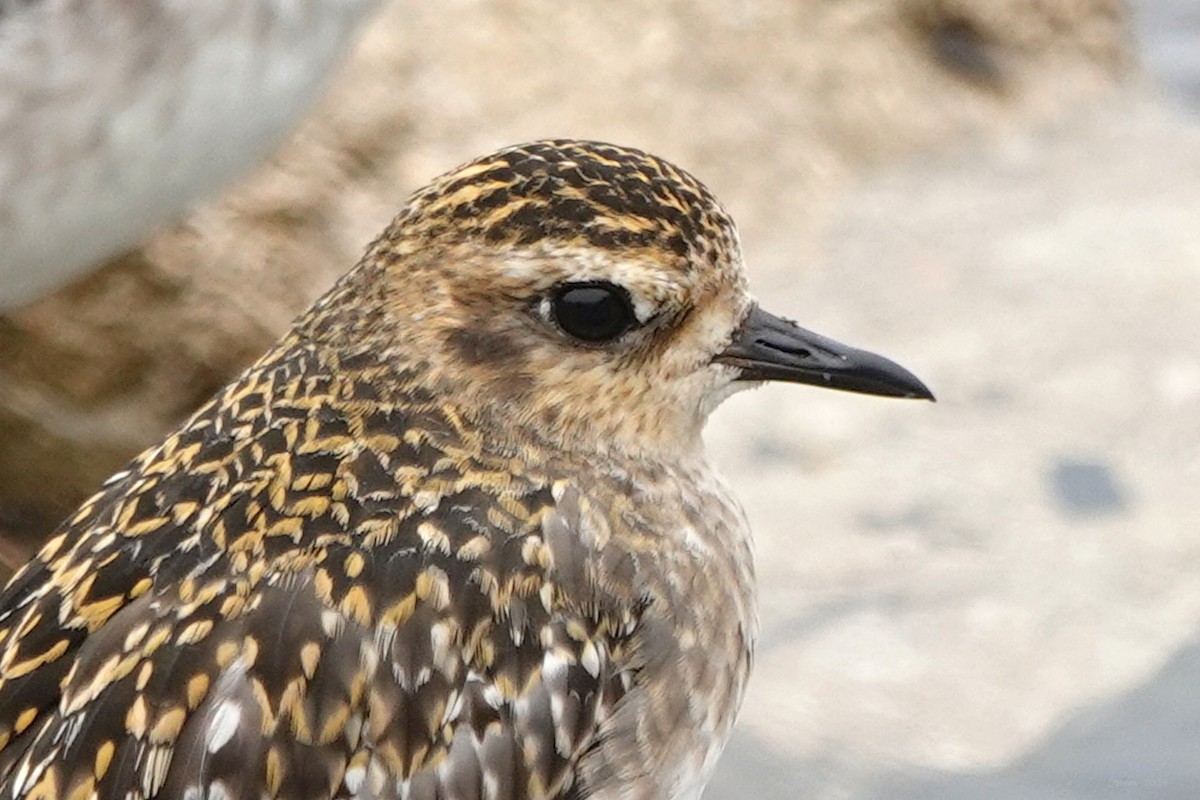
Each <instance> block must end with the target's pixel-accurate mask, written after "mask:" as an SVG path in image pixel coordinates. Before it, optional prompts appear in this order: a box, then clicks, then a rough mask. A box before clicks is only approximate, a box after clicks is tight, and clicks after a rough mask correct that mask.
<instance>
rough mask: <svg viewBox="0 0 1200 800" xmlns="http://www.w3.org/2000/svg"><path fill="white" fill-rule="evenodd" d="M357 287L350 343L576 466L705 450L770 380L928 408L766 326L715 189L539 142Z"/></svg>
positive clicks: (373, 264)
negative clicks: (702, 445)
mask: <svg viewBox="0 0 1200 800" xmlns="http://www.w3.org/2000/svg"><path fill="white" fill-rule="evenodd" d="M343 283H344V284H345V285H344V286H342V287H341V288H340V289H339V290H335V292H334V297H335V298H336V297H337V296H338V295H339V293H340V294H341V295H347V294H350V293H352V294H353V295H354V296H355V297H356V299H357V301H359V304H360V306H361V305H362V303H361V301H362V299H363V296H370V297H371V298H372V300H371V301H370V302H369V303H367V304H366V307H367V308H368V309H369V311H368V312H366V313H362V314H360V315H359V316H358V318H357V319H358V321H357V323H356V325H355V326H352V327H355V331H353V332H351V334H350V335H349V336H347V335H346V329H345V327H344V326H343V327H342V328H340V329H339V331H338V332H339V334H341V338H342V340H343V343H345V342H348V341H354V342H357V343H358V344H359V346H360V347H363V348H366V349H369V350H370V351H371V352H372V353H374V354H375V355H376V356H377V357H378V358H381V359H383V360H386V361H391V362H394V363H396V364H399V365H401V366H403V368H404V369H405V370H406V374H412V375H415V376H416V378H415V380H418V381H420V382H421V384H422V388H423V389H424V390H426V391H428V392H430V393H431V394H432V395H433V396H435V397H438V398H444V399H446V400H448V401H449V402H452V403H454V404H455V405H456V407H458V408H460V409H462V410H463V411H464V412H466V413H475V414H479V415H481V416H485V417H487V418H489V419H490V420H491V421H493V422H494V423H497V424H498V425H499V428H500V429H501V430H512V431H518V430H519V431H523V432H530V433H533V434H534V435H535V436H536V437H537V438H540V439H543V440H548V441H551V442H553V443H554V444H556V445H560V446H561V445H565V446H567V447H570V448H573V449H575V450H580V449H584V450H587V449H592V450H596V449H612V448H618V449H624V450H626V451H629V452H642V451H655V450H663V449H665V450H669V451H671V452H680V451H683V450H687V449H690V448H693V447H696V446H698V444H699V433H700V430H701V428H702V426H703V424H704V421H705V419H706V418H707V416H708V414H709V413H710V412H711V411H712V410H713V409H714V408H715V407H716V406H717V405H718V404H719V403H720V401H721V400H723V399H724V398H725V397H727V396H729V395H730V394H731V393H733V392H734V391H736V390H737V389H739V388H743V387H747V386H752V385H756V384H757V383H760V382H762V381H764V380H782V381H791V382H796V383H808V384H814V385H818V386H825V387H828V388H834V389H844V390H849V391H856V392H867V393H872V394H880V395H892V396H905V397H926V398H932V395H931V394H930V393H929V390H928V389H926V388H925V386H924V385H923V384H922V383H921V382H920V381H919V380H917V378H915V377H914V376H913V375H912V374H911V373H909V372H907V371H906V370H904V369H903V368H901V367H899V366H898V365H896V364H894V363H892V362H890V361H888V360H886V359H883V358H881V357H879V356H875V355H872V354H868V353H864V352H862V351H858V350H854V349H852V348H849V347H845V346H843V345H840V344H838V343H836V342H833V341H831V340H829V339H825V338H823V337H821V336H818V335H816V334H813V333H811V332H809V331H805V330H803V329H802V328H799V327H798V326H796V325H795V324H793V323H791V322H788V321H786V320H783V319H781V318H779V317H775V316H773V315H771V314H769V313H767V312H766V311H764V310H763V309H761V308H760V307H759V306H758V305H757V304H756V303H755V302H754V300H753V299H752V298H751V296H750V294H749V293H748V290H747V285H746V279H745V274H744V269H743V264H742V255H741V248H740V245H739V242H738V236H737V230H736V228H735V226H734V224H733V221H732V220H731V219H730V217H729V215H728V214H727V213H726V212H725V210H724V209H723V208H722V207H721V205H720V204H719V203H718V202H717V200H716V199H715V198H714V197H713V195H712V194H711V193H710V192H709V191H708V189H706V188H705V187H704V186H703V185H702V184H701V183H700V182H699V181H697V180H696V179H695V178H693V177H692V176H691V175H689V174H688V173H686V172H684V171H683V170H681V169H679V168H678V167H675V166H673V165H672V164H670V163H668V162H666V161H663V160H661V159H658V158H656V157H654V156H651V155H648V154H646V153H643V152H640V151H637V150H632V149H627V148H622V147H616V146H613V145H607V144H600V143H595V142H585V141H542V142H534V143H530V144H524V145H518V146H515V147H510V148H506V149H504V150H500V151H498V152H496V153H493V154H491V155H488V156H485V157H483V158H480V159H477V160H475V161H473V162H471V163H469V164H466V165H464V166H461V167H459V168H457V169H455V170H453V171H452V172H450V173H447V174H446V175H444V176H442V177H441V178H439V179H437V180H436V181H434V182H433V183H432V184H431V185H429V186H428V187H426V188H424V189H421V190H419V191H418V192H417V193H416V194H415V195H414V196H413V198H412V200H411V202H410V203H409V205H408V206H407V207H406V208H405V210H404V211H402V212H401V214H400V215H399V216H398V217H397V218H396V219H395V220H394V221H393V223H392V224H391V226H390V227H389V228H388V229H387V230H386V231H385V232H384V234H383V235H382V236H381V237H380V238H379V239H378V240H377V241H376V242H375V244H374V245H373V246H372V247H371V249H370V250H369V251H368V254H367V256H366V257H365V258H364V261H363V262H362V263H361V264H360V266H359V268H358V269H357V270H356V271H355V273H351V275H350V276H349V277H348V279H347V281H344V282H343ZM329 302H334V301H333V300H331V301H327V302H326V303H322V304H319V307H320V306H324V305H327V304H328V303H329Z"/></svg>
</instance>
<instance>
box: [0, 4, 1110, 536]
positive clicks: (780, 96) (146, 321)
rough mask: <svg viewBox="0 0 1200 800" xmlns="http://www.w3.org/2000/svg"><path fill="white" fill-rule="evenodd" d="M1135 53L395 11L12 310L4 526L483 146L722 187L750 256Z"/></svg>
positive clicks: (670, 11)
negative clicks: (133, 231)
mask: <svg viewBox="0 0 1200 800" xmlns="http://www.w3.org/2000/svg"><path fill="white" fill-rule="evenodd" d="M1127 40H1128V32H1127V24H1126V19H1125V16H1124V12H1123V8H1122V4H1121V3H1120V2H1119V1H1118V0H1090V1H1089V0H839V2H836V3H830V2H822V1H821V0H805V1H804V2H797V1H796V0H773V1H772V2H765V1H764V2H756V3H750V2H729V1H728V0H706V1H705V2H687V3H685V2H682V0H675V1H674V2H664V3H659V4H654V5H646V4H642V3H634V2H633V0H620V2H609V3H603V4H589V5H584V4H578V3H569V4H563V3H551V2H548V0H541V1H539V2H533V1H532V0H528V1H524V2H522V1H519V0H507V2H484V0H459V2H452V3H439V4H423V3H418V2H415V0H397V2H393V3H392V4H391V5H390V7H389V8H388V9H386V11H385V12H384V14H383V15H382V16H381V17H380V18H379V19H378V20H377V21H376V22H375V24H374V25H373V26H372V27H371V28H370V29H369V30H368V32H367V35H366V37H365V39H364V41H363V42H362V43H361V46H360V47H359V49H358V51H357V53H356V55H355V57H354V58H353V60H352V63H351V64H350V65H349V66H348V68H347V69H346V70H345V72H344V74H343V75H342V76H341V78H340V80H339V82H338V84H337V85H336V86H335V89H334V91H333V92H332V93H331V96H330V97H328V98H327V100H326V102H325V103H324V104H323V106H322V108H321V110H320V112H319V113H318V114H317V115H316V117H315V118H314V119H313V120H311V122H310V123H309V124H308V125H307V126H306V127H305V128H304V129H303V130H302V131H301V132H300V133H299V135H297V136H296V137H295V138H294V140H293V141H292V142H291V143H290V144H289V145H288V146H287V147H286V148H285V149H284V150H283V151H282V152H281V153H279V154H278V155H277V156H276V157H275V159H274V160H273V161H272V163H271V164H269V165H268V166H267V167H265V168H264V169H262V170H261V171H260V172H259V173H258V174H257V175H255V176H254V177H253V178H252V179H251V180H249V181H247V182H245V183H244V184H243V185H242V186H241V187H240V188H239V189H237V190H236V191H234V192H233V193H232V194H230V195H229V196H227V197H226V198H225V199H224V200H223V201H221V202H219V203H217V204H215V205H210V206H207V207H205V208H202V209H200V210H198V211H196V212H195V213H194V214H192V215H191V216H190V217H189V218H188V219H187V220H185V221H184V222H182V223H180V224H179V225H177V226H176V227H175V228H174V229H173V230H170V231H168V232H165V233H164V234H162V235H161V236H159V237H158V238H157V239H155V240H154V241H152V242H150V243H148V244H147V245H145V246H144V247H142V248H141V249H139V250H137V251H135V252H133V253H130V254H129V255H127V256H125V257H123V258H120V259H117V260H116V261H114V262H112V263H110V264H108V265H106V266H105V267H104V268H103V269H101V270H99V271H98V272H96V273H94V274H92V275H91V276H89V277H87V278H86V279H84V280H83V281H81V282H78V283H76V284H75V285H72V286H70V287H68V288H67V289H65V290H64V291H62V292H59V293H58V294H56V295H54V296H52V297H49V298H46V299H45V300H43V301H40V302H38V303H36V304H34V305H31V306H28V307H25V308H23V309H20V310H18V311H14V312H12V313H10V314H8V315H7V316H5V317H0V508H3V509H14V510H16V511H13V512H12V518H13V519H17V520H30V521H36V522H30V523H29V524H28V527H25V526H24V524H17V525H15V526H14V532H16V533H22V534H24V535H26V536H27V537H28V538H29V539H30V540H31V539H32V538H33V537H37V536H40V535H42V534H43V533H45V532H46V531H47V527H48V525H49V524H50V522H49V521H50V520H52V519H54V518H55V517H57V516H59V515H61V514H63V513H65V512H66V511H68V510H69V509H70V508H71V507H72V506H73V505H74V504H76V503H77V502H78V501H79V500H80V499H81V497H82V496H83V495H84V494H85V493H87V492H88V491H90V490H91V489H93V488H94V487H95V486H96V485H97V484H98V482H99V481H100V480H101V479H102V478H103V477H104V476H105V475H106V474H108V473H109V472H111V471H112V470H113V469H115V468H116V467H118V466H119V465H120V463H121V462H122V461H123V460H124V459H125V458H127V457H129V456H131V455H132V454H134V453H135V452H136V451H137V450H139V449H140V448H141V447H143V446H144V445H146V444H147V443H149V442H152V441H154V440H156V439H157V438H159V437H160V435H162V434H163V433H164V431H166V430H167V429H168V428H169V427H170V426H172V425H174V424H176V423H177V422H178V421H179V420H180V418H182V417H183V416H184V415H186V414H187V412H188V411H189V410H190V409H191V408H193V407H194V406H195V405H197V404H198V403H199V402H200V401H201V400H202V399H203V398H205V397H206V396H207V395H208V394H209V393H211V392H212V391H213V390H214V389H215V388H217V387H218V386H220V385H221V384H222V383H223V382H224V381H225V380H226V378H227V377H228V376H229V375H230V374H231V373H232V372H234V371H235V370H237V369H238V368H240V367H241V366H243V365H244V364H245V363H247V361H248V360H249V359H251V358H252V357H253V356H254V355H255V354H256V353H258V352H259V351H261V350H262V349H263V348H264V347H265V346H266V345H267V344H268V342H269V341H270V340H271V339H273V338H274V337H275V336H276V335H277V334H278V333H279V332H280V331H281V330H282V329H283V328H284V327H285V326H286V324H287V322H288V320H289V319H290V318H291V317H292V316H293V315H294V314H295V313H296V312H298V311H299V310H301V309H302V308H303V307H305V306H306V305H307V304H308V303H309V302H310V301H311V300H312V299H313V298H314V297H316V296H317V295H318V294H319V293H320V292H321V291H322V290H323V289H324V288H325V287H326V286H327V285H329V284H330V283H331V282H332V280H333V279H334V278H335V277H336V276H337V275H339V274H340V273H342V272H343V271H345V270H346V269H347V268H348V267H349V266H350V265H351V264H352V263H353V262H354V260H355V259H356V258H357V257H358V255H359V254H360V252H361V251H362V249H363V247H364V245H365V244H366V243H367V241H368V240H369V239H370V237H371V236H373V235H374V234H375V233H376V232H377V231H378V230H380V229H381V228H382V226H383V225H384V224H385V223H386V222H387V221H388V220H389V219H390V217H391V216H392V215H393V214H394V213H395V212H396V211H397V210H398V209H399V207H400V205H401V204H402V203H403V201H404V198H405V195H406V193H407V192H408V190H409V189H411V188H413V187H414V186H415V185H418V184H419V183H421V182H424V181H425V180H427V179H428V178H430V177H432V176H433V175H435V174H437V173H438V172H440V171H442V170H444V169H447V168H449V167H451V166H453V165H454V164H456V163H458V162H460V161H462V160H464V159H466V158H469V157H471V156H474V155H476V154H477V153H479V152H483V151H486V150H489V149H491V148H493V147H496V146H499V145H502V144H506V143H510V142H513V141H520V140H524V139H530V138H539V137H546V136H561V135H570V136H578V137H590V138H597V139H608V140H614V141H619V142H621V143H623V144H629V145H634V146H639V147H643V148H645V149H648V150H651V151H653V152H656V153H658V154H660V155H663V156H666V157H668V158H671V159H672V160H675V161H677V162H678V163H680V164H682V165H684V166H686V167H687V168H688V169H689V170H691V171H693V172H695V173H696V174H697V175H699V176H700V177H701V178H702V179H704V180H705V181H706V182H707V183H709V185H710V186H711V187H712V188H713V189H714V190H715V191H716V192H717V194H718V195H719V196H721V197H722V198H723V199H724V200H725V201H726V203H727V204H728V206H729V207H730V208H731V210H732V211H733V213H734V216H735V217H736V218H737V219H738V220H739V221H740V223H741V225H742V229H743V235H744V237H745V239H746V242H747V247H748V249H749V251H750V252H751V254H753V252H754V249H755V245H754V241H755V237H756V235H757V234H761V233H762V232H765V231H768V230H770V229H772V228H777V227H779V226H787V227H788V228H789V229H799V230H801V231H808V232H815V231H816V230H817V229H819V226H820V225H821V223H822V221H823V219H822V218H823V216H824V215H825V213H826V210H827V209H828V204H829V202H830V199H831V197H833V196H835V193H836V191H837V188H838V187H839V186H840V185H844V183H845V182H846V181H847V180H848V179H852V178H853V177H854V175H855V174H856V172H857V171H858V170H861V169H862V168H863V167H865V166H867V165H871V164H877V163H879V162H881V161H883V160H887V159H894V158H898V157H900V156H903V155H905V154H908V153H912V152H914V151H916V150H918V149H920V148H927V147H931V146H944V145H946V144H948V143H951V142H954V141H957V140H961V139H963V138H967V137H972V136H979V135H994V134H995V133H996V132H1003V131H1005V130H1010V129H1012V128H1013V127H1014V126H1020V125H1026V124H1028V123H1030V122H1033V121H1037V120H1044V119H1046V118H1048V117H1049V116H1051V115H1054V114H1056V113H1058V112H1059V110H1061V109H1062V108H1064V107H1071V106H1076V105H1079V104H1082V103H1085V102H1087V100H1088V99H1089V98H1091V97H1093V96H1094V95H1095V94H1096V93H1097V92H1101V91H1103V90H1105V89H1107V88H1109V87H1111V86H1113V85H1114V84H1115V83H1117V82H1118V81H1119V79H1120V78H1121V76H1123V75H1125V74H1126V73H1127V72H1128V71H1129V69H1130V56H1129V49H1128V41H1127ZM793 257H794V258H796V261H797V266H798V267H799V265H800V264H801V262H802V260H803V259H804V254H793ZM18 512H19V513H18Z"/></svg>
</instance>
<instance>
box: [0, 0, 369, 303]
mask: <svg viewBox="0 0 1200 800" xmlns="http://www.w3.org/2000/svg"><path fill="white" fill-rule="evenodd" d="M377 4H378V0H320V2H296V0H240V1H239V2H220V0H208V2H194V3H187V2H176V1H175V0H85V2H66V1H65V0H0V310H3V309H5V308H11V307H15V306H17V305H20V304H21V303H24V302H27V301H30V300H32V299H34V298H35V297H37V296H38V295H39V294H41V293H43V292H47V291H49V290H51V289H53V288H54V287H55V286H57V285H58V284H61V283H62V282H64V281H66V280H67V279H69V278H70V277H72V276H74V275H76V274H78V273H79V272H80V271H82V270H84V269H86V268H88V267H92V266H94V265H96V263H97V262H99V261H101V260H103V259H105V258H107V257H110V256H113V255H116V254H117V253H119V252H120V251H121V250H122V249H125V248H129V247H133V246H134V245H136V244H137V243H138V242H139V241H140V240H141V239H142V238H143V237H145V236H148V235H149V234H150V233H151V232H152V231H153V230H154V229H155V228H156V227H158V226H160V225H163V224H165V223H167V222H169V221H170V220H171V218H172V217H174V216H175V215H177V214H179V213H181V212H182V211H184V210H185V209H186V208H187V207H188V205H189V204H191V203H192V202H194V201H195V200H197V199H199V197H201V196H202V195H204V194H206V193H208V192H211V191H212V190H214V189H216V188H219V187H220V186H221V185H223V184H224V183H226V182H227V181H229V180H231V179H233V178H234V177H236V176H237V175H238V174H239V173H241V172H242V171H244V170H247V169H249V168H251V167H253V166H255V165H256V164H258V163H259V162H261V161H262V160H264V159H265V158H266V157H267V156H268V155H269V154H270V152H271V150H272V149H273V148H274V147H275V146H276V145H277V144H278V143H279V140H280V139H281V138H282V137H283V135H284V134H286V133H287V132H288V131H289V130H290V129H291V127H292V125H293V123H294V122H295V120H296V118H297V116H299V115H300V113H301V112H303V111H304V110H305V109H306V108H307V107H308V106H309V104H310V103H311V102H312V100H313V99H314V98H315V96H316V94H317V91H318V89H319V88H320V87H321V85H322V84H323V83H324V81H325V78H326V77H327V75H328V74H329V72H330V71H331V69H332V67H333V65H334V64H335V63H336V60H337V59H338V57H339V56H341V55H342V53H343V52H344V51H345V50H346V47H347V45H348V43H349V42H350V41H351V39H352V38H353V34H354V32H355V31H356V30H357V29H358V27H359V23H360V22H361V20H363V19H364V18H365V17H366V16H367V14H368V12H369V11H371V10H372V9H373V8H374V7H375V6H376V5H377Z"/></svg>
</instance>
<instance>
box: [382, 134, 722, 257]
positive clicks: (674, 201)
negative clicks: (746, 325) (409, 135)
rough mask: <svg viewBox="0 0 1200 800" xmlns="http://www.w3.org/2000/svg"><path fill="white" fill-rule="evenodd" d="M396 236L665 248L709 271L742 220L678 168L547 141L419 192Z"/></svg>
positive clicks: (471, 166) (617, 151)
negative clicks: (710, 263) (734, 218)
mask: <svg viewBox="0 0 1200 800" xmlns="http://www.w3.org/2000/svg"><path fill="white" fill-rule="evenodd" d="M396 227H403V228H405V229H406V230H407V231H408V232H410V233H418V232H419V235H423V236H429V237H436V238H440V239H446V238H449V239H455V240H460V241H462V240H470V239H478V238H482V239H483V240H485V241H487V242H491V243H494V244H513V245H519V246H528V245H534V244H537V243H541V242H545V241H551V242H554V243H567V244H586V245H590V246H592V247H598V248H602V249H605V250H624V249H631V248H655V249H659V250H662V251H664V252H667V253H673V254H675V255H677V256H679V257H681V258H687V259H689V260H697V261H700V262H701V263H703V262H707V261H709V260H711V259H712V258H714V257H715V256H716V255H718V253H719V252H720V251H722V250H723V251H725V252H726V253H729V252H733V251H734V250H735V249H736V247H737V235H736V233H735V229H734V225H733V221H732V220H731V219H730V217H729V215H728V214H727V213H726V212H725V210H724V209H723V208H722V207H721V205H720V203H719V202H717V199H716V198H715V197H714V196H713V195H712V193H711V192H709V190H708V189H707V188H705V186H704V184H702V183H700V181H698V180H696V179H695V178H694V177H692V176H691V175H690V174H688V173H687V172H685V171H684V170H682V169H680V168H679V167H676V166H675V165H674V164H671V163H670V162H668V161H664V160H662V159H660V158H656V157H655V156H652V155H650V154H648V153H644V152H642V151H641V150H635V149H632V148H626V147H618V146H616V145H611V144H604V143H601V142H589V141H575V140H544V141H538V142H530V143H528V144H521V145H515V146H513V147H508V148H505V149H503V150H499V151H497V152H495V153H492V154H490V155H487V156H484V157H482V158H479V159H476V160H475V161H471V162H469V163H467V164H464V165H463V166H460V167H458V168H457V169H454V170H452V171H451V172H448V173H446V174H445V175H443V176H442V177H441V178H439V179H437V180H435V181H434V182H433V183H432V184H430V185H429V186H428V187H426V188H424V189H422V190H420V191H419V192H417V193H416V194H415V195H414V196H413V199H412V202H411V203H410V205H409V207H408V208H407V209H406V211H405V212H404V213H403V214H401V216H400V217H399V218H398V220H397V223H396Z"/></svg>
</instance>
